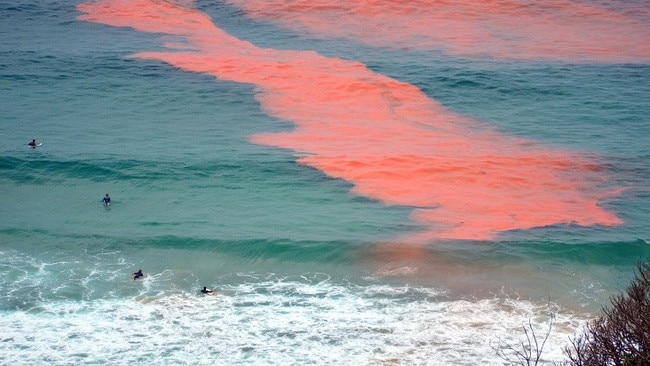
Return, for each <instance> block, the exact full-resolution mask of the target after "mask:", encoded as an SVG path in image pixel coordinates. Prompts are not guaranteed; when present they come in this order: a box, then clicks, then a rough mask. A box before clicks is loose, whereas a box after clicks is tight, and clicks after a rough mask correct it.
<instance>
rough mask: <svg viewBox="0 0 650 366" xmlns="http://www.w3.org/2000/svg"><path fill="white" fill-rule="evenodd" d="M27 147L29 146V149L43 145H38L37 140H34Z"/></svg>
mask: <svg viewBox="0 0 650 366" xmlns="http://www.w3.org/2000/svg"><path fill="white" fill-rule="evenodd" d="M27 145H29V147H36V146H41V145H43V144H38V143H36V139H32V141H30V142H29V143H28V144H27Z"/></svg>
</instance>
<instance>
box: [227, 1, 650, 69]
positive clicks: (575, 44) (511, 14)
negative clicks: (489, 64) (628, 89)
mask: <svg viewBox="0 0 650 366" xmlns="http://www.w3.org/2000/svg"><path fill="white" fill-rule="evenodd" d="M227 1H228V2H229V3H231V4H234V5H236V6H238V7H240V8H242V9H244V10H245V11H247V12H248V14H249V15H250V16H251V17H255V18H263V19H266V20H271V21H274V22H277V23H279V24H282V25H283V26H285V27H287V28H290V29H293V30H296V31H299V32H310V33H312V34H315V35H318V36H321V37H324V38H334V37H340V38H348V39H354V40H357V41H359V42H363V43H367V44H371V45H380V46H389V47H397V48H420V49H421V48H436V49H440V50H443V51H445V52H448V53H450V54H453V55H458V56H472V57H486V56H487V57H494V58H506V59H541V60H570V61H605V62H647V61H649V60H650V41H649V40H650V12H649V11H648V9H646V8H647V4H645V5H644V4H642V3H641V2H640V3H639V4H638V5H637V7H636V8H631V7H630V6H631V5H633V4H625V3H624V2H621V3H616V2H612V4H610V5H614V6H619V7H622V6H626V8H624V9H621V11H618V12H617V11H614V10H611V9H605V8H602V7H598V6H595V5H590V4H587V3H585V2H581V1H575V0H574V1H572V0H545V1H523V0H480V1H478V0H455V1H448V0H409V1H405V0H381V1H379V0H292V1H285V0H227ZM630 3H631V2H630ZM632 14H635V15H636V16H635V17H632Z"/></svg>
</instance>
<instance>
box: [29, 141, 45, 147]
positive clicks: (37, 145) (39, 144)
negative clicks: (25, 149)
mask: <svg viewBox="0 0 650 366" xmlns="http://www.w3.org/2000/svg"><path fill="white" fill-rule="evenodd" d="M41 145H43V143H42V142H39V143H38V144H36V145H30V144H27V146H29V147H39V146H41Z"/></svg>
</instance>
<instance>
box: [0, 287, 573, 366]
mask: <svg viewBox="0 0 650 366" xmlns="http://www.w3.org/2000/svg"><path fill="white" fill-rule="evenodd" d="M314 279H315V278H314V277H310V278H308V279H307V280H304V279H299V280H294V279H282V278H265V279H263V280H262V281H260V282H254V281H247V282H246V283H243V284H238V285H231V286H227V287H224V288H222V289H219V291H220V293H219V295H218V296H200V295H198V294H197V295H195V294H190V293H187V292H181V293H178V292H176V293H173V294H164V293H163V294H161V295H156V296H151V295H149V294H147V292H146V291H147V290H143V294H141V295H139V296H136V297H131V298H121V299H98V300H92V301H81V302H72V301H61V302H48V303H44V304H41V305H39V306H38V307H34V308H31V309H26V310H17V311H4V312H3V313H2V314H1V315H0V329H2V330H3V331H2V335H1V336H0V354H2V355H3V358H4V362H5V363H6V364H13V365H34V364H42V363H48V364H54V365H63V364H84V363H88V364H188V365H190V364H198V365H201V364H205V365H212V364H246V365H249V364H264V365H305V364H316V365H358V364H362V365H384V364H393V365H477V364H498V363H502V360H501V359H500V358H499V357H497V355H496V353H495V351H494V347H495V346H497V345H498V344H499V341H503V342H507V343H511V344H516V343H519V341H521V340H523V339H524V334H523V331H522V327H523V326H526V325H527V324H528V321H529V319H530V320H531V321H532V322H533V325H534V327H535V328H536V331H538V332H540V334H542V333H544V332H545V330H546V327H547V322H548V319H549V318H548V316H549V312H551V311H552V312H553V313H555V314H556V317H557V323H556V326H555V327H554V328H553V331H552V333H551V335H550V337H549V340H548V343H547V345H546V348H545V352H544V361H545V362H551V361H557V360H560V359H562V351H561V349H562V347H563V346H564V345H565V344H566V343H567V341H568V336H570V335H572V334H573V333H574V332H575V331H576V330H577V329H579V328H580V326H581V324H582V322H583V321H584V320H585V319H584V316H577V315H574V314H571V313H569V312H566V311H563V310H562V309H560V308H557V307H556V308H554V309H550V308H549V307H548V306H546V305H544V304H534V303H531V302H527V301H519V300H509V299H491V300H485V299H484V300H476V301H472V300H451V299H448V298H446V297H445V296H444V294H443V293H441V292H440V291H437V290H435V289H427V288H415V287H408V286H402V287H391V286H386V285H378V286H375V285H368V286H359V285H352V284H337V283H332V282H330V280H328V279H327V278H320V277H319V280H314Z"/></svg>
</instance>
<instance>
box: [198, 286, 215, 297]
mask: <svg viewBox="0 0 650 366" xmlns="http://www.w3.org/2000/svg"><path fill="white" fill-rule="evenodd" d="M201 293H202V294H205V295H216V294H217V292H216V291H212V290H210V289H208V288H207V287H205V286H203V290H201Z"/></svg>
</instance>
